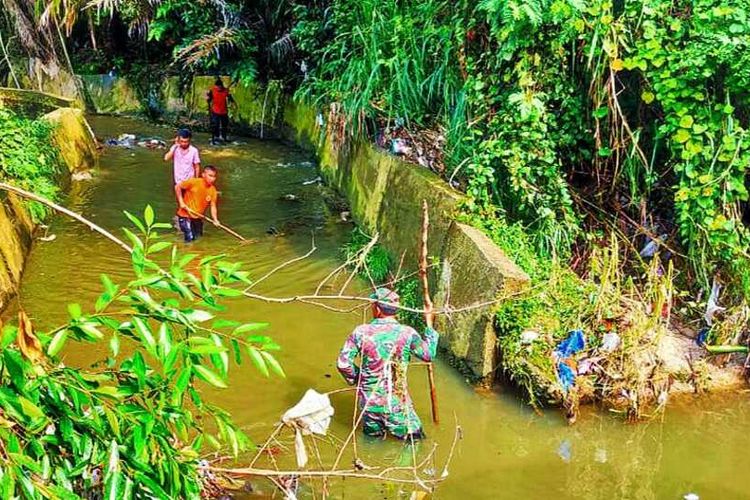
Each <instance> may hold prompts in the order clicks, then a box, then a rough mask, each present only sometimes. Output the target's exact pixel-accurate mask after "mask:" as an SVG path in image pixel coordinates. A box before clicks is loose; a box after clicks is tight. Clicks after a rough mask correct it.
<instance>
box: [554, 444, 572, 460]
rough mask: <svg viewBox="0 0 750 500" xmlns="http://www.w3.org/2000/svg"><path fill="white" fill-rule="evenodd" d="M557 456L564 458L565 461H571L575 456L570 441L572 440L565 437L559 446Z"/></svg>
mask: <svg viewBox="0 0 750 500" xmlns="http://www.w3.org/2000/svg"><path fill="white" fill-rule="evenodd" d="M557 456H559V457H560V458H562V460H563V462H565V463H569V462H570V460H571V459H572V458H573V445H572V444H571V443H570V440H568V439H564V440H563V441H562V442H561V443H560V446H558V447H557Z"/></svg>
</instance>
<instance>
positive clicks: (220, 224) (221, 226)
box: [185, 207, 248, 241]
mask: <svg viewBox="0 0 750 500" xmlns="http://www.w3.org/2000/svg"><path fill="white" fill-rule="evenodd" d="M185 208H186V209H187V211H188V212H190V213H191V214H193V215H197V216H198V217H200V218H201V219H204V220H207V221H209V222H211V224H213V225H215V226H216V227H218V228H219V229H223V230H224V231H226V232H227V233H229V234H231V235H232V236H234V237H235V238H237V239H238V240H240V241H248V240H247V239H246V238H244V237H243V236H242V235H241V234H239V233H237V232H236V231H234V230H232V229H230V228H228V227H227V226H225V225H224V224H222V223H221V222H219V221H214V220H213V219H211V218H210V217H206V216H205V215H203V214H199V213H198V212H196V211H195V210H191V209H190V207H185Z"/></svg>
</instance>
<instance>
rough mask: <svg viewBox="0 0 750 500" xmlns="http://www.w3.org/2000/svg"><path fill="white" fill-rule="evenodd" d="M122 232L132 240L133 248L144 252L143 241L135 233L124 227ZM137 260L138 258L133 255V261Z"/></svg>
mask: <svg viewBox="0 0 750 500" xmlns="http://www.w3.org/2000/svg"><path fill="white" fill-rule="evenodd" d="M122 232H124V233H125V236H127V237H128V239H129V240H130V242H131V243H132V244H133V246H134V247H135V248H136V249H138V250H143V241H141V239H140V238H139V237H138V236H136V235H135V234H134V233H133V231H131V230H130V229H128V228H125V227H124V228H122ZM135 259H136V256H135V254H134V255H133V260H135Z"/></svg>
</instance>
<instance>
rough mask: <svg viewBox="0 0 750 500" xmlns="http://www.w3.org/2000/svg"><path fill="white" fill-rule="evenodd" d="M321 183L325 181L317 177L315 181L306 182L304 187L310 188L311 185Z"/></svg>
mask: <svg viewBox="0 0 750 500" xmlns="http://www.w3.org/2000/svg"><path fill="white" fill-rule="evenodd" d="M319 182H323V179H321V178H320V176H318V177H316V178H315V179H310V180H309V181H304V182H303V183H302V185H303V186H309V185H310V184H318V183H319Z"/></svg>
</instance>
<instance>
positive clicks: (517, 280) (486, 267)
mask: <svg viewBox="0 0 750 500" xmlns="http://www.w3.org/2000/svg"><path fill="white" fill-rule="evenodd" d="M441 262H442V267H441V270H440V278H439V280H438V287H437V289H438V291H437V294H436V295H435V301H436V302H437V303H439V304H442V305H444V306H445V305H448V306H449V307H450V308H453V309H461V308H463V307H466V306H470V305H472V304H475V303H477V302H491V301H493V300H496V299H498V298H499V297H501V295H502V294H512V293H514V292H518V291H520V290H522V289H523V288H524V287H526V286H527V285H528V283H529V277H528V276H527V275H526V273H524V272H523V271H521V269H519V268H518V266H516V265H515V263H513V262H512V261H511V260H510V259H509V258H508V257H507V256H506V255H505V253H503V251H502V250H500V248H498V247H497V245H495V244H494V243H493V242H492V241H491V240H490V239H489V238H488V237H487V236H486V235H485V234H483V233H482V232H481V231H479V230H478V229H476V228H474V227H471V226H467V225H465V224H460V223H457V222H453V223H452V224H451V225H450V229H449V230H448V233H447V236H446V238H445V246H444V247H443V250H442V258H441ZM493 311H494V308H492V307H490V308H482V309H474V310H470V311H463V312H457V313H455V314H451V315H448V316H442V317H440V318H439V321H438V328H439V329H440V331H441V332H444V333H443V335H442V336H441V338H440V345H441V347H442V348H444V349H445V350H446V351H447V352H449V353H450V354H451V355H452V356H453V358H454V360H455V361H457V362H458V365H459V369H462V371H463V372H464V373H466V374H467V375H469V376H470V377H471V378H473V379H475V381H481V382H485V383H491V382H492V379H493V376H492V375H493V370H494V369H495V367H496V366H497V335H496V334H495V329H494V324H493V321H494V318H493Z"/></svg>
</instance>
